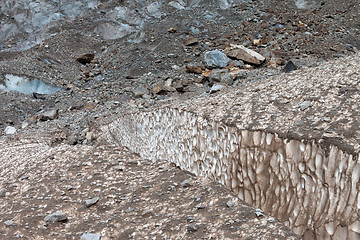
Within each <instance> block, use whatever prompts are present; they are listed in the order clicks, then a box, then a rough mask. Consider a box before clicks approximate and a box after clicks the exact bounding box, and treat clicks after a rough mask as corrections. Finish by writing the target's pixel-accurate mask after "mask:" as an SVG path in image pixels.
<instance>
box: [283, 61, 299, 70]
mask: <svg viewBox="0 0 360 240" xmlns="http://www.w3.org/2000/svg"><path fill="white" fill-rule="evenodd" d="M296 69H297V67H296V66H295V64H294V63H293V62H292V61H291V60H290V61H288V62H287V63H286V65H285V67H284V69H283V72H285V73H288V72H292V71H295V70H296Z"/></svg>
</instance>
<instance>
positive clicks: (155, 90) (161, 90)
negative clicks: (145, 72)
mask: <svg viewBox="0 0 360 240" xmlns="http://www.w3.org/2000/svg"><path fill="white" fill-rule="evenodd" d="M151 92H152V94H154V95H156V94H157V95H165V94H166V90H165V89H164V87H163V86H161V85H156V86H155V87H153V88H152V89H151Z"/></svg>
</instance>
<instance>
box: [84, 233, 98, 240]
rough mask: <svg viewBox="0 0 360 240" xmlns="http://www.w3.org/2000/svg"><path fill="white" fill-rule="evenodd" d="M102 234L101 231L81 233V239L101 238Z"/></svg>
mask: <svg viewBox="0 0 360 240" xmlns="http://www.w3.org/2000/svg"><path fill="white" fill-rule="evenodd" d="M100 239H101V234H99V233H84V234H83V235H81V238H80V240H100Z"/></svg>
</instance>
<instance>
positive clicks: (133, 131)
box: [102, 108, 360, 240]
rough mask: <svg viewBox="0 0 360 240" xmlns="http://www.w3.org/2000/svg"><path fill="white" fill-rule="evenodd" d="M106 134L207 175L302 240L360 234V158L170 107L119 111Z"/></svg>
mask: <svg viewBox="0 0 360 240" xmlns="http://www.w3.org/2000/svg"><path fill="white" fill-rule="evenodd" d="M102 130H103V132H104V134H103V137H104V138H106V139H107V140H109V141H116V142H118V143H119V144H121V145H124V146H127V147H129V148H130V149H131V150H132V151H135V152H137V153H139V154H140V155H141V156H142V157H144V158H148V159H152V160H153V161H160V160H168V161H171V162H174V163H175V164H177V165H178V166H180V167H181V168H182V169H186V170H188V171H190V172H192V173H194V174H196V175H198V176H207V177H209V178H211V179H213V180H215V181H217V182H220V183H222V184H224V185H226V186H227V187H228V188H230V189H231V190H232V191H234V192H235V193H236V194H237V195H238V196H239V197H240V198H241V199H242V200H244V201H245V202H247V203H249V204H251V205H253V206H255V207H258V208H261V209H263V210H264V211H266V212H268V213H270V214H271V215H273V216H275V217H277V218H279V219H282V220H284V221H285V222H286V223H287V224H288V225H289V227H291V228H292V229H293V230H294V232H295V233H297V234H299V235H302V236H303V237H304V239H344V240H345V239H352V240H353V239H360V220H359V208H360V195H359V188H360V187H359V178H360V163H359V157H358V156H353V155H350V154H348V153H345V152H343V151H341V150H339V149H338V148H337V147H335V146H332V147H330V148H329V150H327V152H325V150H324V149H322V148H321V147H320V146H319V145H318V144H316V143H315V142H307V143H305V142H300V141H297V140H288V139H281V138H279V137H278V136H277V134H273V133H266V132H263V131H248V130H239V129H237V128H235V127H229V126H226V125H225V124H223V123H218V122H214V121H211V120H207V119H205V118H203V117H202V116H198V115H195V114H193V113H190V112H186V111H182V110H178V109H173V108H164V109H159V110H157V111H156V112H142V113H133V114H128V115H124V116H119V117H118V118H117V119H116V120H115V121H114V122H112V123H111V124H109V125H106V126H104V127H103V129H102Z"/></svg>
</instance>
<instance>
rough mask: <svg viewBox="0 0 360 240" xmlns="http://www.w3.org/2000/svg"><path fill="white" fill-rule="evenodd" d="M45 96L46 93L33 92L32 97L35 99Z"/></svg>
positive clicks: (42, 98) (41, 98)
mask: <svg viewBox="0 0 360 240" xmlns="http://www.w3.org/2000/svg"><path fill="white" fill-rule="evenodd" d="M45 96H46V94H40V93H37V92H33V97H34V98H35V99H40V100H45Z"/></svg>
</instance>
